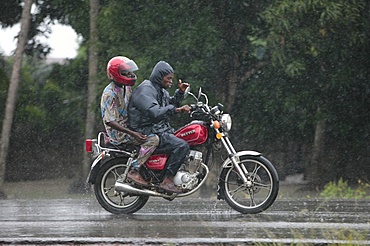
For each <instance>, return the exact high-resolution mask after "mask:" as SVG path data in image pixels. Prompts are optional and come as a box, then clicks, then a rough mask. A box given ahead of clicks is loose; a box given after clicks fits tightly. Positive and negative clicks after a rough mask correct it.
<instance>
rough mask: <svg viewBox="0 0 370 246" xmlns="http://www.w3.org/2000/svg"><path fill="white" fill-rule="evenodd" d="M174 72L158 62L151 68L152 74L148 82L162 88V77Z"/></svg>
mask: <svg viewBox="0 0 370 246" xmlns="http://www.w3.org/2000/svg"><path fill="white" fill-rule="evenodd" d="M174 72H175V71H174V70H173V68H172V67H171V65H170V64H168V63H167V62H165V61H159V62H158V63H157V64H156V65H155V66H154V68H153V71H152V74H151V75H150V77H149V80H150V81H152V82H153V83H156V84H159V85H160V86H161V87H162V79H163V77H164V76H166V75H167V74H170V73H174Z"/></svg>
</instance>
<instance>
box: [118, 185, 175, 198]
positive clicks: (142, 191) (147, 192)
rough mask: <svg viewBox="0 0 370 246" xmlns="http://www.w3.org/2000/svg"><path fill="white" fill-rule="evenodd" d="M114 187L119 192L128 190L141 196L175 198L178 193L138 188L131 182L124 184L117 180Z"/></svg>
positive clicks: (127, 191)
mask: <svg viewBox="0 0 370 246" xmlns="http://www.w3.org/2000/svg"><path fill="white" fill-rule="evenodd" d="M114 188H115V189H116V191H118V192H126V193H129V194H133V195H139V196H158V197H164V198H174V197H176V196H177V194H172V195H166V194H162V193H159V192H156V191H152V190H147V189H138V188H135V187H132V186H131V185H129V184H124V183H120V182H116V183H115V184H114Z"/></svg>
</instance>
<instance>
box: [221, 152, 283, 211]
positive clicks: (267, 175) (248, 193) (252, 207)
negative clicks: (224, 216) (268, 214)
mask: <svg viewBox="0 0 370 246" xmlns="http://www.w3.org/2000/svg"><path fill="white" fill-rule="evenodd" d="M239 160H240V162H239V165H240V167H241V169H242V170H243V173H244V175H245V176H246V178H247V182H246V183H244V182H243V180H242V178H241V176H240V174H239V173H238V171H237V170H236V168H235V167H234V165H232V163H229V165H228V166H227V167H225V168H223V170H222V171H221V175H220V181H219V192H220V196H221V198H223V199H225V201H226V202H227V204H229V206H230V207H232V208H233V209H235V210H236V211H238V212H240V213H243V214H255V213H259V212H262V211H264V210H266V209H267V208H269V207H270V206H271V205H272V204H273V203H274V201H275V199H276V197H277V195H278V192H279V177H278V173H277V171H276V169H275V167H274V166H273V165H272V164H271V162H270V161H269V160H267V159H266V158H264V157H263V156H240V157H239Z"/></svg>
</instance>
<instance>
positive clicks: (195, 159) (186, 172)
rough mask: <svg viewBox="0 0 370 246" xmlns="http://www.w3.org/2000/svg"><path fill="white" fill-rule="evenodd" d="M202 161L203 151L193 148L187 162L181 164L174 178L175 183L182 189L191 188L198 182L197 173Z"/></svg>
mask: <svg viewBox="0 0 370 246" xmlns="http://www.w3.org/2000/svg"><path fill="white" fill-rule="evenodd" d="M201 163H202V152H200V151H195V150H191V151H190V154H189V155H188V158H187V159H186V161H185V163H184V164H183V165H182V166H181V168H180V169H179V171H178V172H177V173H176V176H175V178H174V180H173V181H174V184H175V185H180V186H181V188H182V189H185V190H191V189H193V188H194V187H196V185H197V184H198V182H199V180H198V177H197V175H198V174H199V172H198V170H199V168H200V165H201Z"/></svg>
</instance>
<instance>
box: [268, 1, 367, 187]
mask: <svg viewBox="0 0 370 246" xmlns="http://www.w3.org/2000/svg"><path fill="white" fill-rule="evenodd" d="M367 6H368V4H367ZM365 7H366V3H365V1H363V0H355V1H347V0H341V1H325V2H323V1H320V0H314V1H309V2H307V1H294V2H292V1H287V0H281V1H276V2H274V3H272V4H271V5H270V6H269V7H268V8H267V9H266V10H265V11H264V12H263V13H262V15H261V16H262V18H263V20H264V21H265V23H266V24H267V26H266V27H267V29H266V31H267V36H266V39H265V40H266V42H267V46H268V48H269V50H270V52H271V53H270V54H271V61H272V63H273V65H275V66H276V67H279V68H281V69H283V70H284V71H285V73H286V74H287V75H288V76H290V77H292V78H295V79H296V80H297V82H298V83H300V84H298V83H294V84H291V88H290V89H289V88H287V87H284V90H287V91H288V92H289V93H290V95H288V96H287V97H286V98H285V99H284V101H285V103H288V104H289V105H294V104H295V103H297V102H298V101H297V100H296V99H297V97H296V95H306V96H305V97H306V98H307V99H308V100H307V101H306V102H305V103H304V104H302V105H301V106H303V107H305V108H306V109H309V108H310V112H311V113H310V114H306V115H303V118H302V119H301V122H307V123H310V122H312V121H311V120H309V119H310V118H311V119H314V121H315V134H314V138H313V147H312V154H311V161H310V163H309V165H307V166H306V176H307V179H308V180H309V181H310V183H311V184H312V185H313V186H322V185H323V184H325V183H326V182H327V181H328V179H332V178H333V176H332V175H328V173H330V172H331V171H332V170H333V169H335V165H334V166H331V165H324V162H325V161H324V160H325V159H324V158H323V157H324V153H325V144H326V143H327V142H328V141H327V136H328V132H329V131H328V128H331V129H332V128H333V126H329V125H328V123H332V124H333V123H334V122H333V121H332V120H333V117H335V118H337V116H335V115H337V114H338V112H339V111H336V110H333V108H334V107H335V108H336V109H338V104H341V101H342V100H341V99H342V98H343V97H345V95H343V94H342V93H343V92H344V91H343V88H345V87H347V88H349V87H352V88H361V87H363V83H364V82H365V81H364V80H363V79H361V78H359V76H357V77H352V76H353V71H357V72H358V75H361V76H363V77H366V76H368V68H369V62H368V54H369V53H367V55H365V56H364V54H366V53H363V52H364V51H368V50H369V46H368V45H369V44H368V39H369V37H366V35H367V34H366V32H365V30H366V28H365V25H366V23H367V24H369V23H368V21H367V22H366V21H365V22H364V18H363V17H365V16H366V18H368V11H369V9H368V7H367V8H365ZM366 40H367V41H366ZM359 86H360V87H359ZM365 88H366V87H365ZM339 91H341V93H338V92H339ZM348 92H349V91H348ZM363 96H364V95H363ZM363 96H362V97H363ZM365 97H366V96H365ZM284 101H283V102H284ZM301 103H302V101H301ZM361 106H364V105H361ZM343 107H344V108H346V107H347V105H346V106H344V105H343ZM355 110H356V109H355ZM366 117H369V115H368V114H367V116H366ZM335 124H338V122H336V123H335ZM347 126H348V125H347ZM337 130H339V132H342V131H343V129H342V130H341V129H337Z"/></svg>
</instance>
